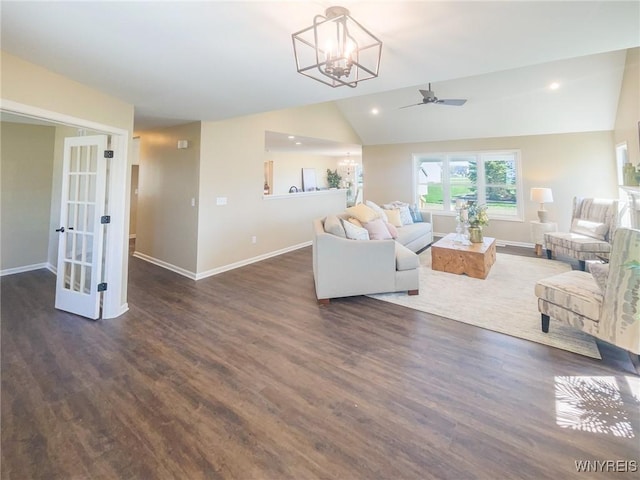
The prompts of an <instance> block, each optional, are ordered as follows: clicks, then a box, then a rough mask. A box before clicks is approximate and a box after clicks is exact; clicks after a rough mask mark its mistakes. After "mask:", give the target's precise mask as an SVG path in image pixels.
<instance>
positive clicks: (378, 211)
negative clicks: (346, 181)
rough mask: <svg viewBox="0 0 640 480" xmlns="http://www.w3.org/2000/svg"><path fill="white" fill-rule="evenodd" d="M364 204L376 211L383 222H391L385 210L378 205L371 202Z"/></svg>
mask: <svg viewBox="0 0 640 480" xmlns="http://www.w3.org/2000/svg"><path fill="white" fill-rule="evenodd" d="M364 204H365V205H366V206H367V207H369V208H371V209H372V210H374V211H375V212H376V213H377V214H378V215H379V216H380V218H382V220H384V221H385V222H388V221H389V219H388V218H387V214H386V213H385V212H384V210H383V209H382V208H381V207H380V206H379V205H378V204H377V203H374V202H372V201H371V200H367V201H366V202H364Z"/></svg>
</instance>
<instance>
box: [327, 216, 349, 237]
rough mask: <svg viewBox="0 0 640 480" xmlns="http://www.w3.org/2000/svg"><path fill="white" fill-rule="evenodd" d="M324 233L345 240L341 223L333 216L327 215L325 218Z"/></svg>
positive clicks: (345, 235)
mask: <svg viewBox="0 0 640 480" xmlns="http://www.w3.org/2000/svg"><path fill="white" fill-rule="evenodd" d="M324 231H325V232H327V233H330V234H332V235H336V236H337V237H341V238H347V234H346V232H345V231H344V227H343V226H342V222H341V221H340V219H339V218H338V217H336V216H335V215H328V216H327V218H325V219H324Z"/></svg>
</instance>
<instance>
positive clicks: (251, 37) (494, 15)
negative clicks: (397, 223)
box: [1, 0, 640, 144]
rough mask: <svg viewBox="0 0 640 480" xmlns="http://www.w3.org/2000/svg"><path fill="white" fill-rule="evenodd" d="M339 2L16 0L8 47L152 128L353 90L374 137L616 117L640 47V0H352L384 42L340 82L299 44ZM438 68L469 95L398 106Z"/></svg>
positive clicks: (436, 75)
mask: <svg viewBox="0 0 640 480" xmlns="http://www.w3.org/2000/svg"><path fill="white" fill-rule="evenodd" d="M332 4H333V2H326V1H314V2H302V1H297V2H270V1H263V2H244V1H228V2H217V1H205V2H172V1H159V2H117V1H113V2H108V1H107V2H93V1H86V2H58V1H50V2H29V1H19V2H14V1H6V0H5V1H3V2H2V10H1V22H2V23H1V27H2V32H1V42H2V43H1V45H2V49H3V50H5V51H7V52H8V53H11V54H13V55H16V56H18V57H21V58H24V59H25V60H28V61H30V62H33V63H36V64H38V65H42V66H44V67H46V68H48V69H50V70H52V71H54V72H57V73H60V74H62V75H65V76H67V77H70V78H72V79H75V80H77V81H79V82H81V83H84V84H86V85H89V86H91V87H94V88H97V89H99V90H101V91H103V92H105V93H108V94H110V95H113V96H115V97H118V98H120V99H122V100H124V101H126V102H129V103H131V104H133V105H135V111H136V128H137V129H143V128H147V127H153V126H162V125H173V124H177V123H183V122H187V121H194V120H205V121H210V120H223V119H228V118H232V117H236V116H242V115H248V114H252V113H258V112H264V111H269V110H277V109H283V108H289V107H294V106H301V105H309V104H314V103H319V102H326V101H337V102H338V106H339V107H340V109H341V110H342V111H343V112H344V114H345V116H346V117H347V119H348V120H349V121H350V122H351V123H352V125H353V126H354V129H355V130H356V132H357V133H358V134H359V135H360V137H361V139H362V140H363V143H364V144H376V143H398V142H413V141H425V140H439V139H451V138H475V137H486V136H508V135H523V134H537V133H553V132H562V131H585V130H603V129H610V128H612V122H613V118H614V116H615V109H616V107H617V98H618V94H619V90H620V82H621V78H622V68H623V67H624V50H625V49H627V48H632V47H637V46H639V45H640V3H639V2H636V1H623V2H615V1H588V2H580V1H566V2H561V1H552V2H539V1H530V2H482V1H470V2H458V1H422V2H419V1H418V2H416V1H412V2H406V1H341V2H339V4H340V5H343V6H345V7H347V8H349V9H350V11H351V14H352V16H353V17H354V18H356V19H357V20H358V21H359V22H361V23H362V24H363V25H365V26H366V27H367V28H368V29H369V30H371V31H372V32H374V33H375V34H376V35H377V36H378V37H379V38H380V39H381V40H382V41H383V43H384V46H383V53H382V62H381V70H380V76H379V77H378V78H376V79H372V80H368V81H366V82H362V83H361V84H360V85H359V86H358V87H357V88H355V89H350V88H347V87H341V88H337V89H332V88H330V87H328V86H325V85H322V84H320V83H318V82H315V81H313V80H311V79H309V78H306V77H303V76H302V75H300V74H298V73H297V72H296V70H295V65H294V60H293V53H292V44H291V33H293V32H295V31H298V30H300V29H302V28H304V27H306V26H308V25H310V24H311V22H312V20H313V17H314V15H316V14H318V13H323V12H324V9H325V8H327V7H329V6H331V5H332ZM609 52H611V53H609ZM552 81H556V82H559V83H560V88H558V89H557V90H555V91H550V90H548V89H547V87H548V85H549V83H550V82H552ZM429 82H431V83H432V88H433V90H434V91H435V92H436V94H437V96H438V97H440V98H466V99H468V102H467V103H466V104H465V105H464V106H462V107H450V106H443V105H421V106H415V107H411V108H407V109H399V108H398V107H400V106H404V105H408V104H411V103H417V102H419V101H420V94H419V93H418V89H419V88H425V87H426V86H427V84H428V83H429ZM374 107H375V108H377V109H378V110H379V113H378V115H372V114H371V109H372V108H374Z"/></svg>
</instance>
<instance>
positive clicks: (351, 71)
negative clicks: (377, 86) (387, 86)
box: [291, 7, 382, 88]
mask: <svg viewBox="0 0 640 480" xmlns="http://www.w3.org/2000/svg"><path fill="white" fill-rule="evenodd" d="M291 38H292V40H293V52H294V55H295V58H296V66H297V69H298V73H301V74H302V75H306V76H307V77H310V78H313V79H314V80H317V81H319V82H321V83H324V84H325V85H329V86H330V87H334V88H335V87H342V86H344V85H346V86H347V87H351V88H355V87H356V86H357V85H358V82H361V81H363V80H369V79H371V78H375V77H377V76H378V70H379V68H380V55H381V54H382V42H381V41H380V40H378V39H377V38H376V37H375V36H374V35H373V34H372V33H371V32H369V31H368V30H367V29H366V28H364V27H363V26H362V25H360V24H359V23H358V22H357V21H355V20H354V19H353V17H351V16H350V14H349V10H347V9H346V8H343V7H329V8H327V10H326V11H325V15H324V16H323V15H316V16H315V17H314V19H313V25H311V26H310V27H307V28H305V29H304V30H300V31H299V32H296V33H294V34H292V35H291Z"/></svg>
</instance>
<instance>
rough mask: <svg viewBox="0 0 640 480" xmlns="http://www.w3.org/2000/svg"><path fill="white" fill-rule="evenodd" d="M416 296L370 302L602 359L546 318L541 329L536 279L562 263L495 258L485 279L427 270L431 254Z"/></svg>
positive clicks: (588, 340)
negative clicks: (545, 328) (545, 326)
mask: <svg viewBox="0 0 640 480" xmlns="http://www.w3.org/2000/svg"><path fill="white" fill-rule="evenodd" d="M420 263H421V267H420V295H415V296H409V295H407V294H406V293H385V294H379V295H370V297H372V298H377V299H378V300H383V301H385V302H391V303H395V304H397V305H403V306H405V307H409V308H413V309H415V310H420V311H422V312H427V313H433V314H435V315H440V316H442V317H446V318H449V319H452V320H456V321H458V322H463V323H467V324H469V325H475V326H477V327H482V328H486V329H488V330H493V331H495V332H500V333H505V334H507V335H511V336H513V337H518V338H524V339H526V340H530V341H532V342H537V343H542V344H544V345H549V346H552V347H555V348H560V349H563V350H567V351H569V352H574V353H579V354H581V355H585V356H587V357H592V358H602V357H601V356H600V352H599V351H598V346H597V345H596V343H595V340H594V339H593V337H591V336H590V335H587V334H585V333H583V332H581V331H580V330H577V329H574V328H571V327H569V326H565V325H564V324H562V323H560V322H554V321H553V319H551V324H550V328H549V333H543V332H542V330H541V328H540V313H539V312H538V299H537V297H536V296H535V294H534V286H535V283H536V281H537V280H539V279H541V278H544V277H548V276H551V275H555V274H557V273H562V272H565V271H567V270H570V269H571V267H570V266H569V265H567V264H566V263H563V262H559V261H556V260H547V259H542V258H532V257H520V256H517V255H508V254H504V253H503V254H501V253H498V254H497V257H496V263H495V264H494V265H493V267H491V271H490V272H489V275H488V276H487V278H486V279H484V280H480V279H477V278H471V277H467V276H466V275H456V274H453V273H445V272H438V271H434V270H432V269H431V249H428V250H426V251H424V252H422V253H421V254H420Z"/></svg>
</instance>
